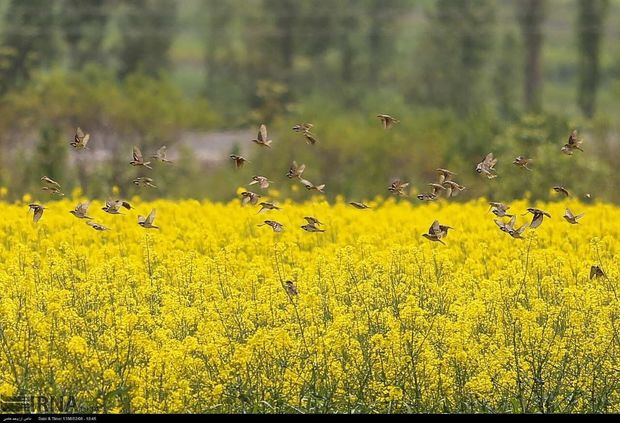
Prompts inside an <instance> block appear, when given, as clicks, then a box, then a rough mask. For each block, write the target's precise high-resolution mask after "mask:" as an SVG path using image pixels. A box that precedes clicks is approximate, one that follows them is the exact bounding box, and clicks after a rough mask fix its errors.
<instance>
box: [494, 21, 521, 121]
mask: <svg viewBox="0 0 620 423" xmlns="http://www.w3.org/2000/svg"><path fill="white" fill-rule="evenodd" d="M518 49H519V42H518V40H517V37H516V35H515V34H514V33H513V32H508V33H506V34H505V35H504V38H503V39H502V42H501V46H500V54H499V57H498V59H497V67H496V69H495V75H493V88H494V89H493V91H494V92H495V97H496V98H497V108H498V112H499V114H500V115H501V116H502V117H504V118H512V117H514V116H515V115H516V111H517V107H516V104H517V96H518V93H517V89H518V84H517V81H518V79H519V71H518V68H519V64H520V62H519V58H518V56H517V54H516V52H517V51H518Z"/></svg>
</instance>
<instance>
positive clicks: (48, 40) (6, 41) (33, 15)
mask: <svg viewBox="0 0 620 423" xmlns="http://www.w3.org/2000/svg"><path fill="white" fill-rule="evenodd" d="M5 16H6V18H5V22H4V31H3V34H2V51H1V52H0V93H4V92H6V91H7V90H8V89H10V88H12V87H14V86H15V85H19V84H21V83H23V82H25V81H27V80H28V79H30V75H31V73H32V71H33V70H34V69H36V68H37V67H39V66H42V65H45V64H48V63H50V62H51V60H52V59H53V58H54V55H55V53H56V47H57V45H56V42H55V38H54V30H53V28H54V23H55V20H56V0H30V1H28V2H26V1H23V0H11V2H10V4H9V5H8V7H7V10H6V15H5Z"/></svg>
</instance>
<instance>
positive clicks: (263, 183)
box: [248, 176, 271, 189]
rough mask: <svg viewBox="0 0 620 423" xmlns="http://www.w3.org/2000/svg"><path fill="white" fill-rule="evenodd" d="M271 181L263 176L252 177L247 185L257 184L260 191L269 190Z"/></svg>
mask: <svg viewBox="0 0 620 423" xmlns="http://www.w3.org/2000/svg"><path fill="white" fill-rule="evenodd" d="M270 183H271V181H270V180H269V179H267V178H265V177H264V176H252V181H251V182H250V183H249V184H248V185H254V184H258V186H259V187H261V188H262V189H267V188H269V184H270Z"/></svg>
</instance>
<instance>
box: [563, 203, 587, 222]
mask: <svg viewBox="0 0 620 423" xmlns="http://www.w3.org/2000/svg"><path fill="white" fill-rule="evenodd" d="M584 214H585V213H581V214H578V215H574V214H573V212H572V211H571V210H570V209H569V208H568V207H567V208H566V211H565V212H564V216H562V217H564V219H566V221H567V222H568V223H570V224H572V225H576V224H577V223H579V222H578V220H579V219H581V218H582V217H583V215H584Z"/></svg>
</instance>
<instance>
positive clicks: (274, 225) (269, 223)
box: [258, 220, 284, 232]
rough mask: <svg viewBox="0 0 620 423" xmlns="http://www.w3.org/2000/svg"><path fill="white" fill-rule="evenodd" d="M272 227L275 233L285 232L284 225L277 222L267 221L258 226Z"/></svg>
mask: <svg viewBox="0 0 620 423" xmlns="http://www.w3.org/2000/svg"><path fill="white" fill-rule="evenodd" d="M265 225H267V226H270V227H271V229H273V231H274V232H282V231H283V230H284V225H283V224H281V223H279V222H276V221H275V220H265V221H264V222H263V223H261V224H260V225H258V226H265Z"/></svg>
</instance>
